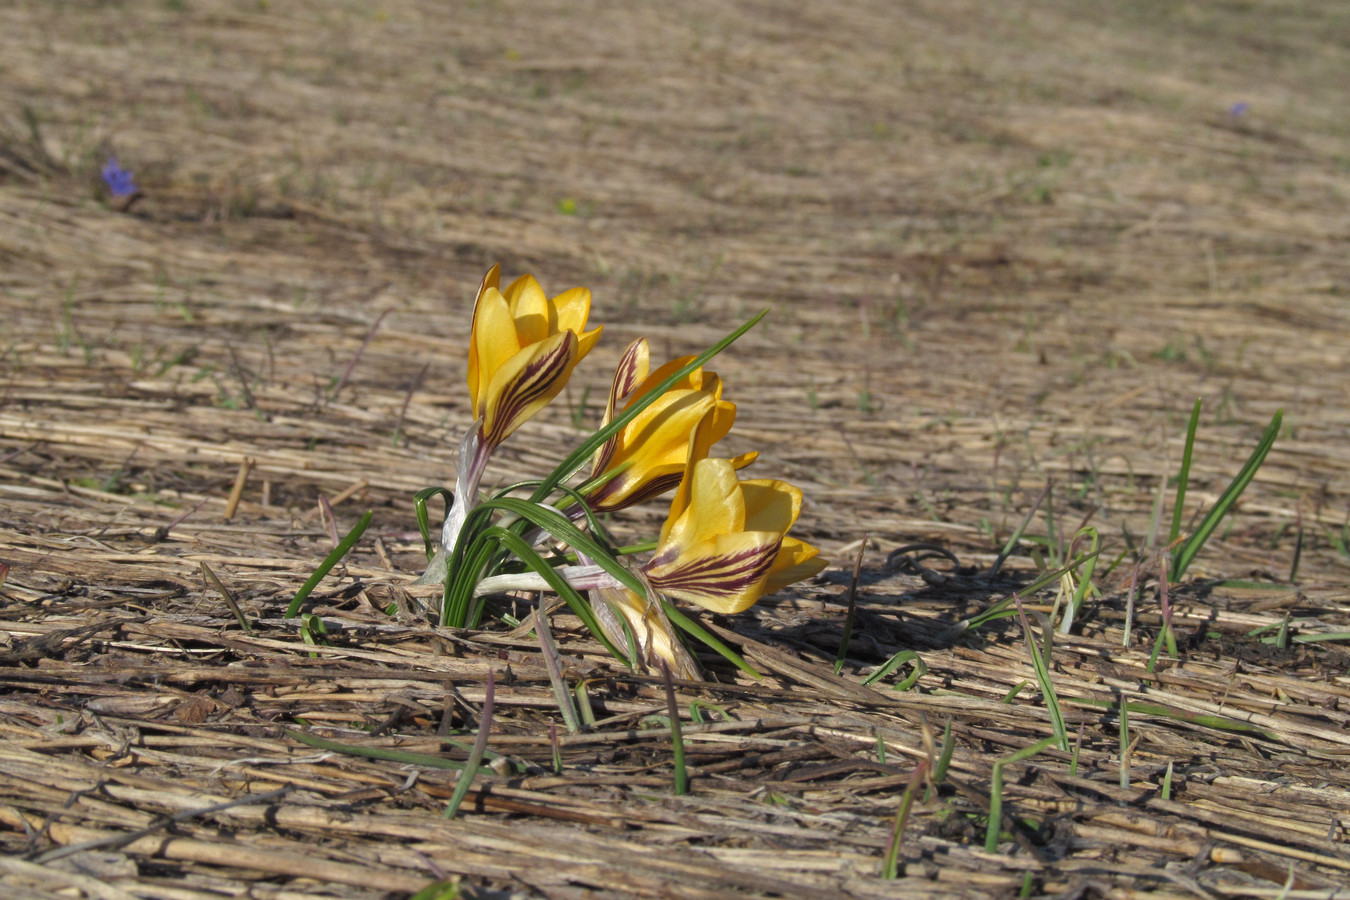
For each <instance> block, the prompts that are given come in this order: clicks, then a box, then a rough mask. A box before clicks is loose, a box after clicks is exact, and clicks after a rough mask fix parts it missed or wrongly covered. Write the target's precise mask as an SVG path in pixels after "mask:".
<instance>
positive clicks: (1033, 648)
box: [1017, 598, 1069, 753]
mask: <svg viewBox="0 0 1350 900" xmlns="http://www.w3.org/2000/svg"><path fill="white" fill-rule="evenodd" d="M1017 615H1018V618H1019V619H1020V620H1021V622H1022V636H1023V637H1024V638H1025V641H1026V646H1027V653H1028V654H1029V655H1030V656H1031V665H1032V668H1033V669H1035V671H1036V682H1037V683H1038V684H1039V685H1040V689H1041V699H1042V700H1044V701H1045V708H1046V711H1047V712H1049V713H1050V724H1051V727H1053V728H1054V730H1055V742H1056V744H1057V745H1058V746H1059V749H1061V750H1063V751H1064V752H1066V753H1067V752H1068V751H1069V733H1068V731H1067V729H1066V728H1065V726H1064V712H1063V711H1062V710H1061V709H1060V706H1059V697H1058V696H1057V695H1056V693H1055V685H1054V682H1053V681H1051V680H1050V651H1051V648H1052V644H1051V642H1052V641H1053V639H1054V629H1053V628H1051V626H1050V623H1049V621H1047V620H1045V619H1044V618H1042V617H1041V615H1040V614H1039V613H1033V615H1035V616H1036V618H1037V619H1039V620H1040V625H1041V631H1042V633H1043V636H1044V640H1045V649H1044V650H1042V649H1041V648H1040V647H1038V646H1037V645H1036V641H1035V640H1033V639H1032V636H1031V623H1030V622H1028V621H1027V617H1026V612H1025V610H1024V609H1023V606H1022V601H1021V598H1019V599H1018V601H1017Z"/></svg>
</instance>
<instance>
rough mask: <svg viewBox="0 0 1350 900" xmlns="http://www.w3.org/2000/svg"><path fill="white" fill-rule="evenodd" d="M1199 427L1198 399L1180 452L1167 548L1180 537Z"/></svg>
mask: <svg viewBox="0 0 1350 900" xmlns="http://www.w3.org/2000/svg"><path fill="white" fill-rule="evenodd" d="M1199 427H1200V398H1199V397H1196V398H1195V406H1194V407H1192V408H1191V421H1190V423H1189V424H1187V426H1186V445H1185V447H1184V448H1182V451H1181V469H1180V471H1178V472H1177V494H1176V497H1175V498H1174V499H1173V500H1172V530H1171V531H1170V532H1168V538H1167V546H1169V547H1170V546H1172V545H1173V544H1175V543H1176V542H1177V538H1179V537H1181V515H1182V507H1183V506H1185V503H1186V486H1187V485H1188V484H1190V481H1191V456H1192V454H1193V453H1194V452H1195V432H1196V429H1197V428H1199Z"/></svg>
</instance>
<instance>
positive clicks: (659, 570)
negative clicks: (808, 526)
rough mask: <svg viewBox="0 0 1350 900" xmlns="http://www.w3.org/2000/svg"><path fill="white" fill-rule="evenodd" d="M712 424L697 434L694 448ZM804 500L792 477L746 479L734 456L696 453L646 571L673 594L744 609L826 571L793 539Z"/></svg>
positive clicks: (814, 552)
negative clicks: (789, 479) (787, 479)
mask: <svg viewBox="0 0 1350 900" xmlns="http://www.w3.org/2000/svg"><path fill="white" fill-rule="evenodd" d="M706 427H707V426H706V425H700V427H699V428H698V429H696V433H695V434H694V435H693V437H692V438H691V442H692V444H693V445H694V446H695V448H697V447H699V446H700V445H705V441H706V438H707V435H706V432H705V433H697V432H703V431H704V429H706ZM801 505H802V492H801V491H800V490H798V489H797V488H795V487H793V486H792V485H790V484H788V483H787V482H785V481H773V480H768V479H751V480H747V481H741V480H740V479H739V478H738V477H737V475H736V468H735V466H734V465H733V463H732V461H731V460H728V459H706V458H698V459H695V458H694V457H693V456H692V455H691V457H690V460H689V464H688V465H687V466H686V468H685V475H684V479H683V480H682V481H681V482H680V487H679V490H677V491H676V492H675V498H674V500H673V501H672V502H671V505H670V515H669V516H668V517H667V518H666V522H665V524H664V525H662V527H661V537H660V540H659V541H658V542H657V547H656V552H655V553H654V554H653V555H652V558H651V559H650V560H649V561H648V562H647V564H646V565H645V566H643V574H644V575H645V576H646V578H647V580H648V582H649V583H650V584H651V586H652V587H653V588H654V589H655V590H656V591H659V592H660V593H662V594H666V595H667V596H670V597H675V598H678V599H680V600H687V601H689V602H690V603H695V604H698V605H699V606H702V607H704V608H705V609H710V610H712V611H713V612H719V613H737V612H741V611H742V610H745V609H747V608H748V607H750V606H751V605H752V604H753V603H754V602H755V601H756V600H758V599H759V598H760V597H762V596H763V595H765V594H767V593H770V592H772V591H775V590H777V589H779V588H781V587H783V586H784V585H787V584H791V583H792V582H794V581H800V580H801V579H803V578H809V577H810V576H812V575H814V574H816V573H817V572H819V571H820V570H821V569H823V568H825V566H826V561H825V560H823V559H821V558H819V552H820V551H819V550H818V549H817V548H815V547H813V546H811V545H810V544H807V543H805V542H803V541H800V540H797V539H796V538H792V537H788V536H787V531H788V529H790V528H791V527H792V525H793V523H795V522H796V521H797V516H798V514H799V513H800V512H801Z"/></svg>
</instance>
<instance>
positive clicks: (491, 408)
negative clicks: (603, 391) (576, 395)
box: [482, 331, 577, 447]
mask: <svg viewBox="0 0 1350 900" xmlns="http://www.w3.org/2000/svg"><path fill="white" fill-rule="evenodd" d="M576 363H577V336H576V335H575V334H573V333H572V332H570V331H564V332H562V333H561V334H555V335H553V336H552V337H550V338H547V339H546V340H544V341H541V342H540V343H538V344H534V345H533V346H530V347H527V348H526V349H524V350H521V351H520V352H519V353H517V354H516V355H515V356H512V357H511V358H510V359H509V360H507V361H506V362H505V363H504V364H503V365H502V367H501V368H500V369H498V370H497V371H496V372H495V373H493V376H492V381H491V383H490V384H489V386H488V392H487V397H488V399H487V402H486V405H485V408H484V410H483V413H482V419H483V424H482V434H483V444H484V445H485V446H488V447H496V446H497V445H499V444H500V443H501V442H502V441H504V440H506V439H507V438H508V437H509V436H510V435H511V433H512V432H513V431H515V430H516V429H517V428H519V427H520V425H521V423H523V422H524V421H525V420H527V419H529V418H530V417H531V416H533V415H534V414H535V413H537V412H539V410H541V409H543V408H544V407H545V406H547V405H548V403H549V401H551V400H552V399H553V398H554V397H556V396H558V394H559V393H561V392H562V389H563V386H564V385H565V384H567V377H568V376H569V375H571V374H572V368H573V367H574V366H575V365H576Z"/></svg>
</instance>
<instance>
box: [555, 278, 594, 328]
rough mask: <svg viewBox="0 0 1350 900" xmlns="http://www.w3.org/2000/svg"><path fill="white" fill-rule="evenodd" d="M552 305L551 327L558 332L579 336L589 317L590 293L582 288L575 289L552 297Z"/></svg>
mask: <svg viewBox="0 0 1350 900" xmlns="http://www.w3.org/2000/svg"><path fill="white" fill-rule="evenodd" d="M552 305H553V323H552V324H553V327H554V328H556V329H557V330H558V331H575V332H576V333H577V334H581V330H582V329H583V328H585V327H586V320H587V319H588V318H590V315H591V292H590V291H589V290H587V289H586V288H584V287H575V288H572V289H571V290H568V291H563V292H562V293H561V294H559V295H558V296H556V297H554V298H553V301H552Z"/></svg>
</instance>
